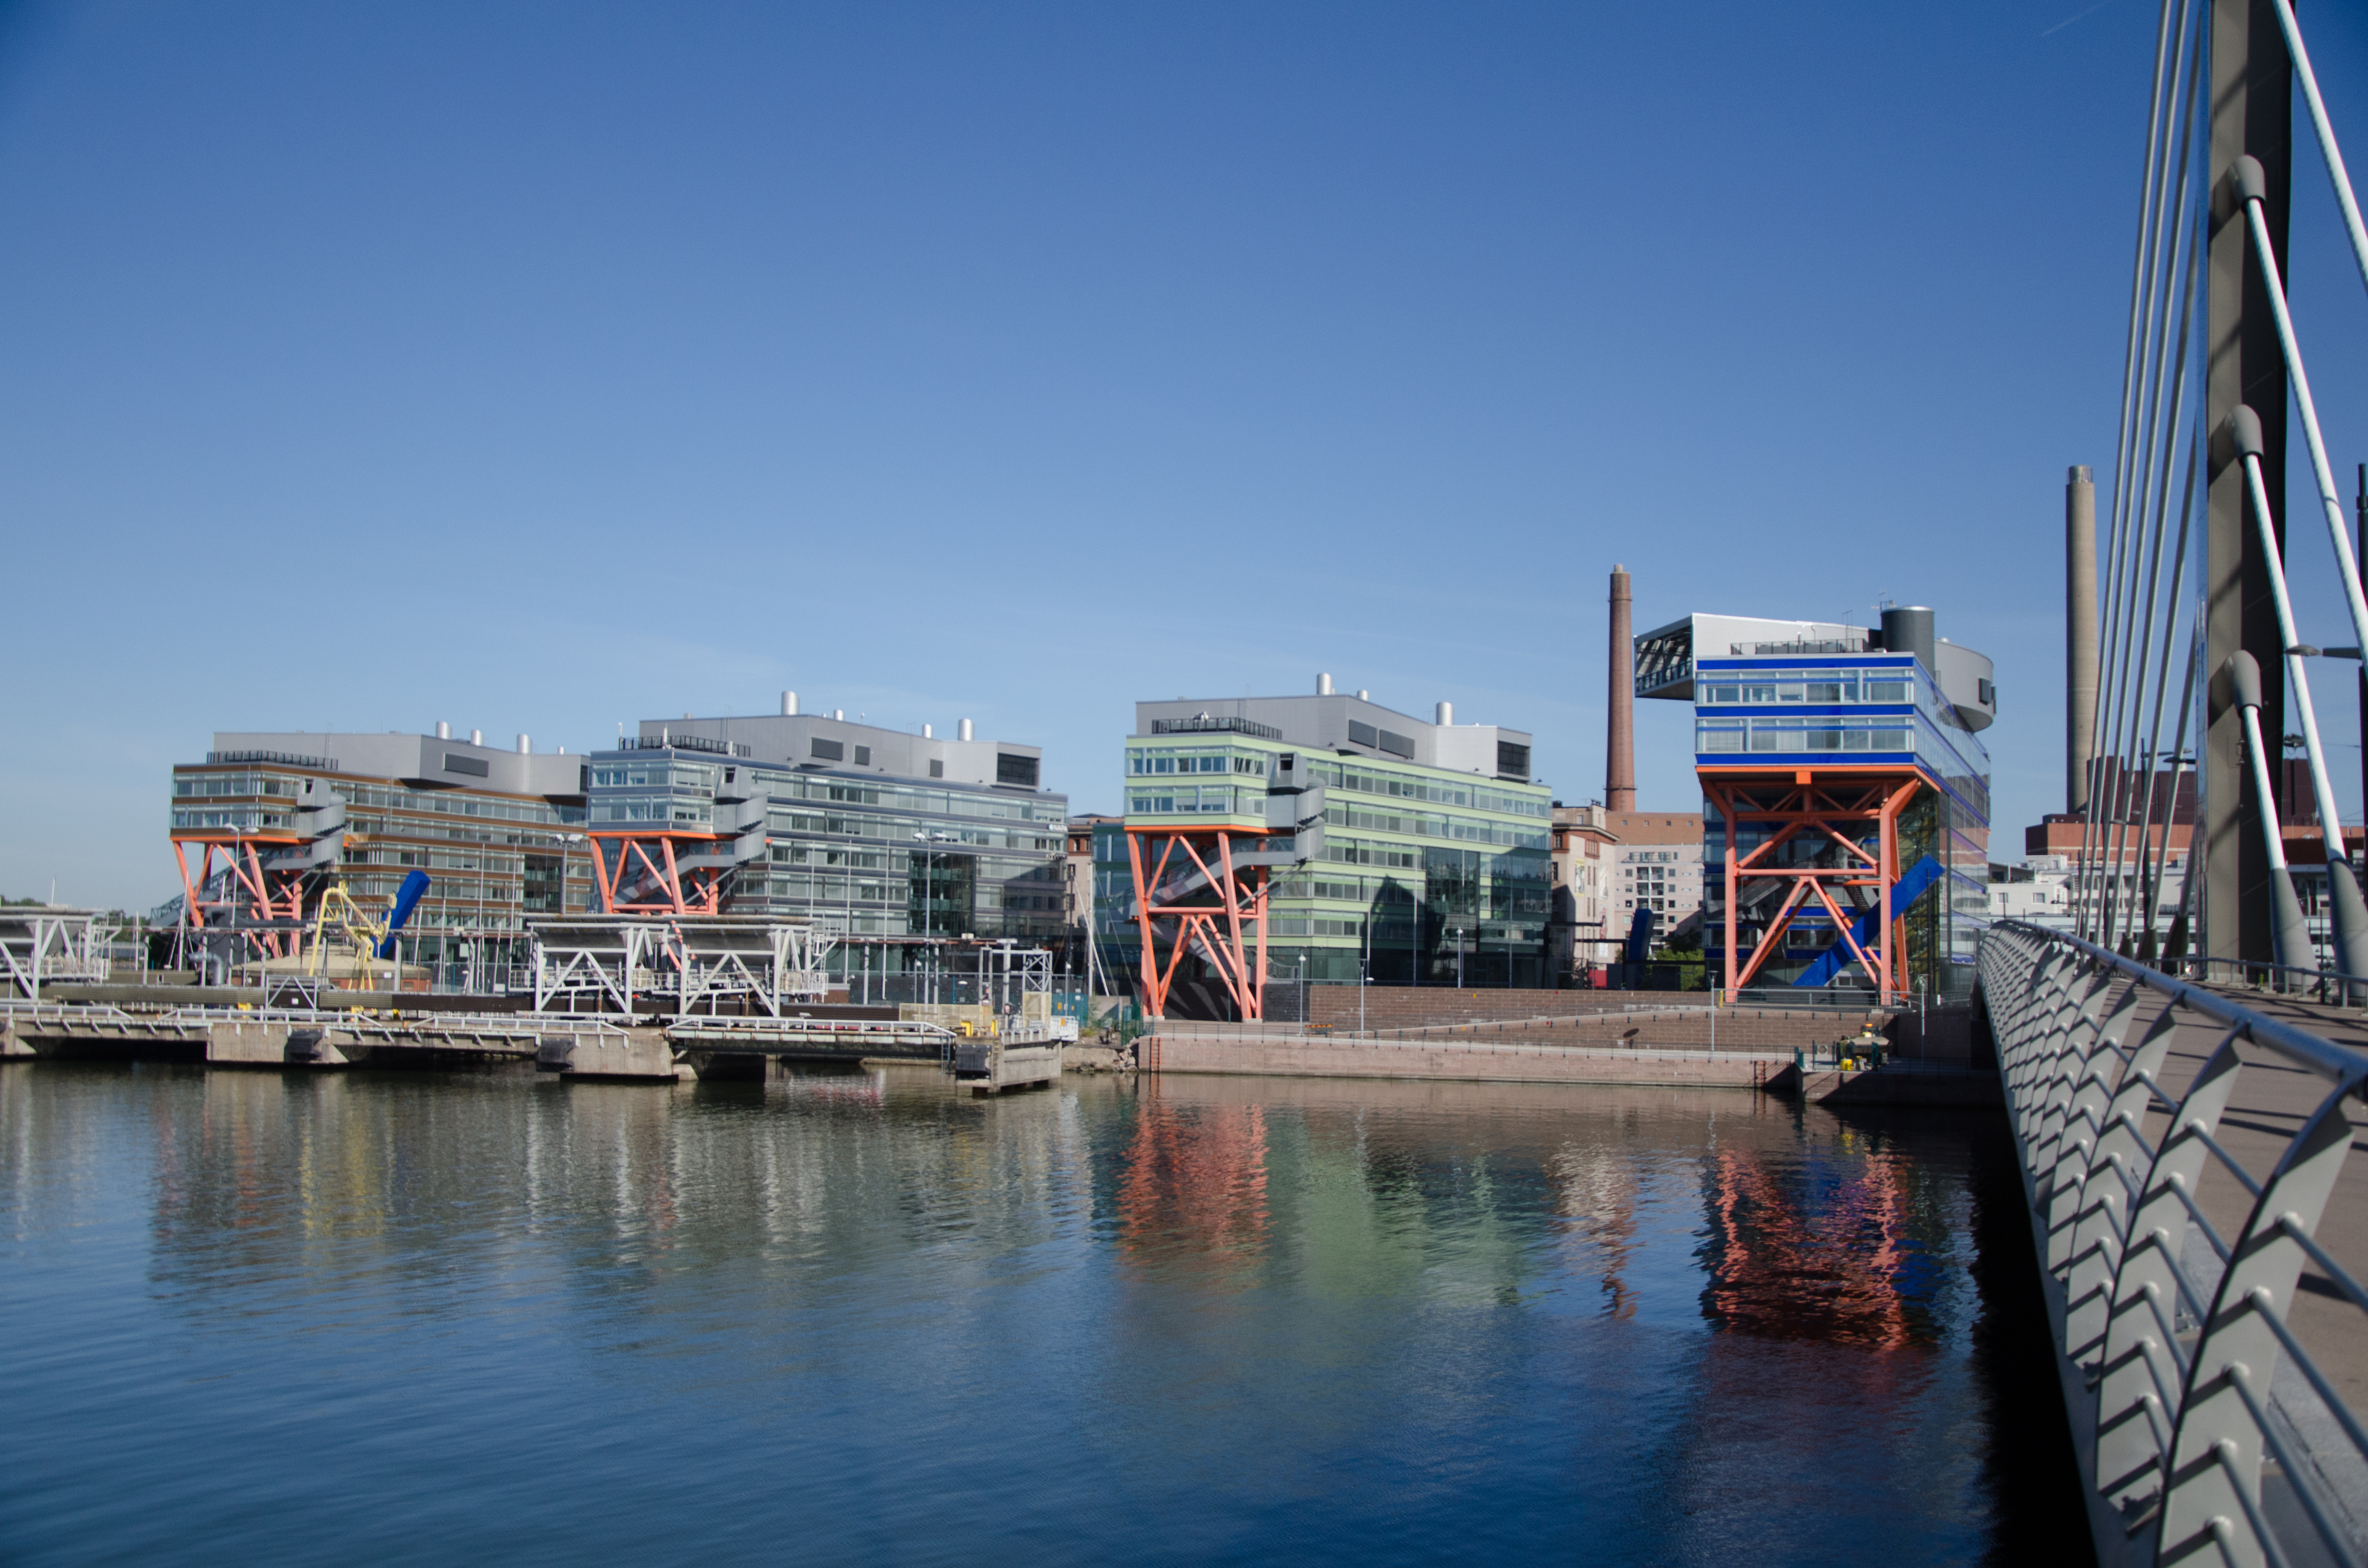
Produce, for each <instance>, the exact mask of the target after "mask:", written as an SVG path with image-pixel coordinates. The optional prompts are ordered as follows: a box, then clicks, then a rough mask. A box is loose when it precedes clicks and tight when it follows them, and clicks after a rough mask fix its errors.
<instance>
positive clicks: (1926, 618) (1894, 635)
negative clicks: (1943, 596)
mask: <svg viewBox="0 0 2368 1568" xmlns="http://www.w3.org/2000/svg"><path fill="white" fill-rule="evenodd" d="M1883 646H1884V650H1885V651H1886V652H1889V653H1913V654H1915V655H1916V656H1917V657H1918V658H1919V659H1921V660H1923V661H1924V667H1925V668H1926V669H1927V670H1937V669H1939V668H1940V667H1941V659H1940V655H1939V653H1936V652H1935V651H1934V644H1933V640H1932V612H1931V611H1930V609H1927V608H1925V607H1924V606H1922V605H1907V606H1903V607H1902V608H1897V609H1887V610H1884V612H1883Z"/></svg>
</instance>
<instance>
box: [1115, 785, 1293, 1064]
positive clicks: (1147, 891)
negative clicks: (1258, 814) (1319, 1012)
mask: <svg viewBox="0 0 2368 1568" xmlns="http://www.w3.org/2000/svg"><path fill="white" fill-rule="evenodd" d="M1237 837H1239V835H1235V834H1232V833H1229V832H1227V831H1226V830H1224V829H1223V828H1214V829H1207V828H1201V829H1194V828H1176V827H1141V828H1138V827H1130V828H1128V829H1127V833H1126V857H1127V861H1128V864H1129V865H1130V866H1131V867H1132V868H1133V871H1134V909H1135V920H1136V923H1137V925H1138V926H1140V927H1141V929H1142V932H1143V1010H1144V1012H1145V1013H1147V1014H1149V1015H1150V1016H1151V1017H1167V993H1168V988H1169V987H1170V986H1172V985H1173V984H1174V983H1176V974H1177V971H1178V969H1180V968H1181V967H1182V966H1183V962H1184V955H1185V954H1186V953H1188V952H1196V951H1197V952H1198V953H1199V954H1200V955H1201V959H1202V960H1204V961H1205V962H1206V963H1207V964H1208V966H1209V968H1210V969H1211V971H1213V972H1214V973H1215V975H1216V977H1217V979H1218V981H1219V983H1222V984H1223V985H1224V988H1225V992H1226V994H1227V995H1229V996H1231V997H1232V998H1233V1003H1234V1006H1235V1007H1236V1008H1237V1009H1239V1011H1240V1017H1241V1020H1242V1021H1243V1022H1245V1023H1247V1022H1251V1021H1253V1020H1256V1019H1258V1018H1262V1017H1265V1016H1266V894H1267V886H1266V868H1265V867H1263V866H1252V867H1246V868H1243V869H1240V870H1239V871H1236V869H1235V865H1234V851H1235V840H1236V838H1237ZM1146 840H1153V841H1156V847H1157V850H1158V858H1156V860H1155V859H1152V858H1151V857H1152V851H1153V848H1154V844H1153V843H1147V842H1145V841H1146ZM1262 842H1263V841H1262V840H1260V839H1257V838H1250V839H1247V840H1245V841H1244V844H1245V846H1246V847H1247V848H1249V849H1253V850H1255V849H1257V848H1258V847H1260V846H1261V844H1262ZM1179 851H1180V854H1179ZM1146 862H1149V864H1150V870H1149V871H1148V872H1146V871H1145V870H1144V865H1145V863H1146ZM1187 899H1191V900H1193V902H1191V903H1185V902H1183V901H1185V900H1187ZM1245 927H1247V929H1248V932H1249V936H1248V945H1247V947H1246V946H1245V945H1244V940H1245V939H1244V935H1243V932H1244V928H1245ZM1163 933H1164V934H1165V935H1166V936H1167V962H1166V963H1164V964H1163V963H1162V962H1161V961H1160V960H1159V954H1158V949H1156V946H1155V945H1154V943H1155V940H1156V937H1159V936H1160V935H1162V934H1163Z"/></svg>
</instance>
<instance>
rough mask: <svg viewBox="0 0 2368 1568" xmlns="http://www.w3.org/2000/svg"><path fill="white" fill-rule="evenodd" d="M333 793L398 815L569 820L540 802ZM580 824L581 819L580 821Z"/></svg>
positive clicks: (357, 787)
mask: <svg viewBox="0 0 2368 1568" xmlns="http://www.w3.org/2000/svg"><path fill="white" fill-rule="evenodd" d="M330 789H331V790H334V791H335V792H336V794H338V795H339V796H341V797H343V799H344V800H345V801H346V803H347V805H351V806H380V807H384V808H386V809H388V810H391V811H398V812H435V813H437V814H438V815H443V816H468V817H490V818H492V819H494V820H495V821H496V822H538V823H556V822H562V821H564V820H566V819H565V818H564V817H563V816H562V815H561V814H560V812H558V811H556V810H554V809H553V808H552V807H551V806H548V805H544V804H542V803H541V802H540V801H489V800H485V799H484V798H482V797H480V796H476V795H463V794H457V793H456V794H446V793H442V792H439V791H436V790H393V789H387V788H384V787H382V786H380V785H376V784H344V783H337V784H332V785H331V786H330ZM579 820H580V819H579Z"/></svg>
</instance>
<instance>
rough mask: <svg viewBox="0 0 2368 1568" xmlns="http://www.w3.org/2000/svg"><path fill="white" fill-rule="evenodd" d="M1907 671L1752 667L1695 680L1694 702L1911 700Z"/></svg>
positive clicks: (1762, 702)
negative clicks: (1750, 669) (1734, 673)
mask: <svg viewBox="0 0 2368 1568" xmlns="http://www.w3.org/2000/svg"><path fill="white" fill-rule="evenodd" d="M1909 688H1910V682H1909V680H1908V676H1907V671H1906V670H1899V669H1891V670H1752V671H1750V672H1748V674H1744V675H1728V674H1727V673H1725V671H1718V672H1713V673H1709V674H1704V675H1702V676H1699V677H1697V678H1696V680H1695V683H1694V701H1695V702H1696V703H1697V704H1700V705H1702V706H1705V707H1709V706H1729V705H1740V706H1744V707H1751V706H1756V705H1760V704H1772V703H1780V702H1908V701H1912V700H1913V698H1912V696H1911V695H1910V689H1909Z"/></svg>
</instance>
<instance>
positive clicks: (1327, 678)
mask: <svg viewBox="0 0 2368 1568" xmlns="http://www.w3.org/2000/svg"><path fill="white" fill-rule="evenodd" d="M1315 695H1316V696H1318V697H1329V696H1331V695H1332V673H1331V672H1330V671H1329V670H1326V672H1325V673H1324V674H1322V675H1320V676H1316V677H1315Z"/></svg>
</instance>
